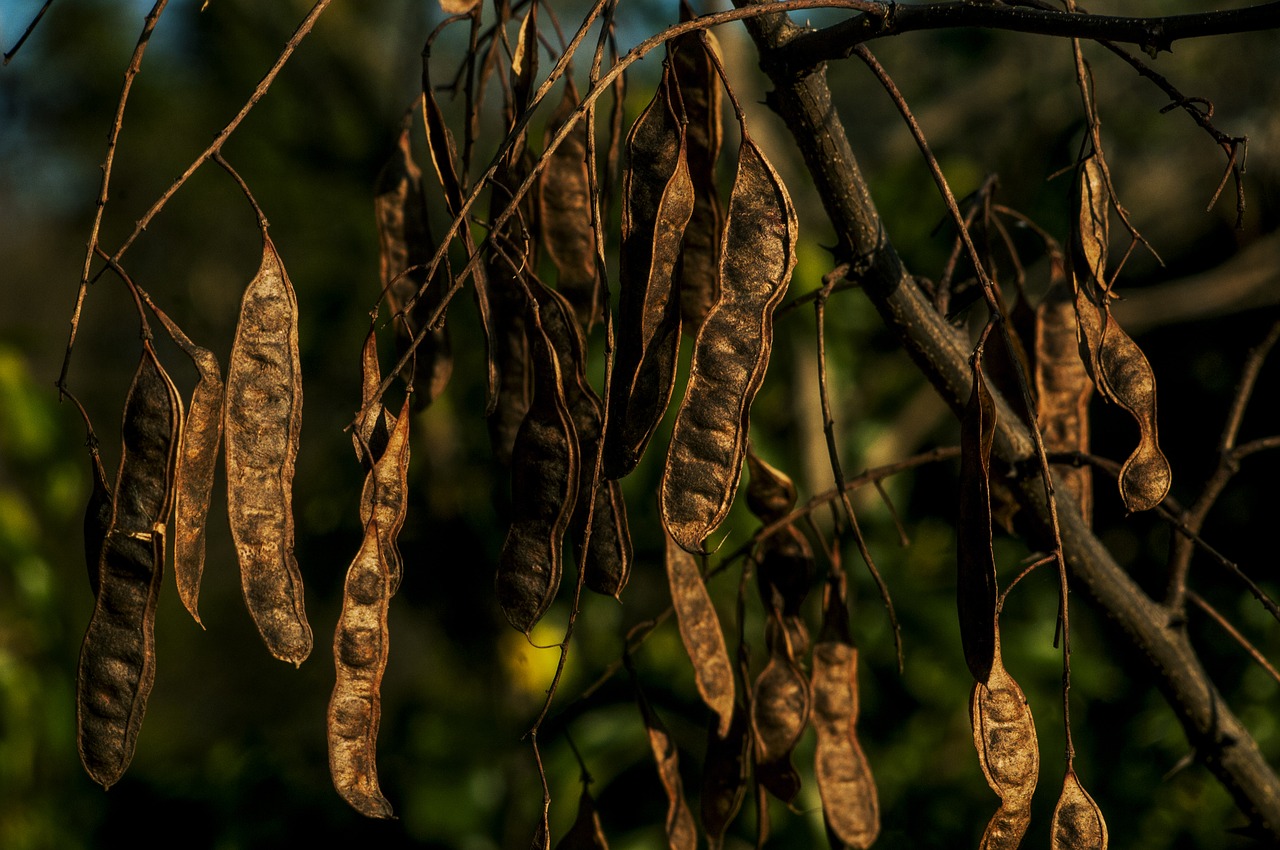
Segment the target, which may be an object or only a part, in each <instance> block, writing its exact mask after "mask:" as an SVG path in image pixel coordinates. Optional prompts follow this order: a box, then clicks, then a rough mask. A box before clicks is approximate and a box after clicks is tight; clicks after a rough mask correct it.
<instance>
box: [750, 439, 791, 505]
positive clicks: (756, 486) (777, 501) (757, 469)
mask: <svg viewBox="0 0 1280 850" xmlns="http://www.w3.org/2000/svg"><path fill="white" fill-rule="evenodd" d="M746 454H747V468H748V469H749V470H751V475H750V477H749V478H748V480H747V508H748V509H749V510H750V511H751V513H752V514H754V515H755V516H756V517H758V518H759V519H760V521H761V522H766V523H768V522H775V521H776V520H779V519H781V518H782V517H784V516H786V514H787V512H788V511H790V510H791V509H792V508H794V507H795V505H796V485H795V482H793V481H792V480H791V477H790V476H788V475H787V474H786V473H785V472H783V471H782V470H780V469H776V468H774V467H773V466H770V465H769V464H768V463H766V462H765V461H764V459H763V458H761V457H760V456H759V455H757V454H756V453H755V452H754V451H752V450H751V446H750V444H748V445H747V452H746Z"/></svg>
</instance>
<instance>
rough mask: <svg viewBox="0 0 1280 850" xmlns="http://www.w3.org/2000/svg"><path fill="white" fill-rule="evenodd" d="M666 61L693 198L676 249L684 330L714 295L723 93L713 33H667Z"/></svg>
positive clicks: (686, 14) (689, 13)
mask: <svg viewBox="0 0 1280 850" xmlns="http://www.w3.org/2000/svg"><path fill="white" fill-rule="evenodd" d="M692 18H693V10H692V9H691V8H690V7H689V4H688V3H685V2H682V3H681V4H680V20H681V21H687V20H691V19H692ZM671 46H672V64H673V65H674V66H675V75H676V79H677V81H678V82H679V86H680V100H681V101H682V102H683V103H684V111H685V117H686V119H687V124H686V128H685V134H686V137H687V139H688V155H689V175H690V177H691V178H692V180H693V188H694V204H693V215H692V216H691V217H690V218H689V226H688V227H686V228H685V231H684V243H683V245H682V246H681V251H680V312H681V316H682V319H683V323H684V327H685V329H686V332H687V333H689V334H694V333H696V332H697V330H698V328H699V327H700V326H701V325H702V320H703V319H704V318H706V315H707V311H708V310H710V309H711V305H712V304H714V303H715V302H716V299H717V298H719V297H720V263H719V258H720V236H721V232H722V230H723V228H724V211H723V209H722V208H721V206H720V197H719V195H718V194H717V192H716V160H717V159H719V157H720V147H721V143H722V141H723V139H724V129H723V127H722V125H721V122H720V112H721V104H722V101H723V98H724V95H723V93H722V92H721V89H720V80H719V78H718V76H717V75H716V71H715V66H714V65H713V63H712V59H711V54H712V52H713V51H714V52H715V53H717V54H718V53H719V52H720V49H719V45H718V43H717V41H716V37H715V35H714V34H713V33H711V32H710V31H707V30H703V31H696V32H690V33H687V34H685V35H682V36H680V37H679V38H676V39H673V40H672V43H671Z"/></svg>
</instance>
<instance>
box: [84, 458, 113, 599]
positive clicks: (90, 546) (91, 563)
mask: <svg viewBox="0 0 1280 850" xmlns="http://www.w3.org/2000/svg"><path fill="white" fill-rule="evenodd" d="M89 471H90V474H91V475H92V476H93V490H91V491H90V493H89V503H88V504H87V505H85V508H84V562H85V566H86V567H88V570H89V587H90V589H92V590H93V596H94V598H95V599H96V598H97V597H98V581H99V576H98V570H99V568H100V567H101V565H102V546H103V544H104V543H106V541H107V530H108V529H109V528H110V527H111V511H112V508H113V507H114V502H113V500H112V498H111V483H110V482H109V481H107V471H106V469H104V468H103V466H102V456H101V455H99V454H98V446H97V444H96V443H95V442H94V441H93V438H92V437H90V443H89Z"/></svg>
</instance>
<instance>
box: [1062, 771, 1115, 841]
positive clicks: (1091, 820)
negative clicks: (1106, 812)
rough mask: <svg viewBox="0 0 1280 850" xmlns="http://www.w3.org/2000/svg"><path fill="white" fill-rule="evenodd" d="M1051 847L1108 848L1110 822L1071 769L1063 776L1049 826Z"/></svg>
mask: <svg viewBox="0 0 1280 850" xmlns="http://www.w3.org/2000/svg"><path fill="white" fill-rule="evenodd" d="M1049 848H1050V850H1107V822H1106V821H1105V820H1103V819H1102V810H1101V809H1099V808H1098V804H1097V803H1095V802H1094V801H1093V798H1092V797H1090V796H1089V794H1088V792H1087V791H1085V790H1084V788H1083V787H1082V786H1081V785H1080V780H1079V778H1077V777H1076V772H1075V770H1073V769H1072V768H1067V775H1066V776H1064V777H1063V778H1062V793H1061V794H1059V795H1058V804H1057V805H1056V806H1054V809H1053V821H1052V823H1051V825H1050V827H1049Z"/></svg>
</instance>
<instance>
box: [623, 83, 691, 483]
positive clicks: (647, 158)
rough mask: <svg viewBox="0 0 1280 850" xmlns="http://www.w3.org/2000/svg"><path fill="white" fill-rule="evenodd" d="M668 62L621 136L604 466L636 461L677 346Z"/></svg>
mask: <svg viewBox="0 0 1280 850" xmlns="http://www.w3.org/2000/svg"><path fill="white" fill-rule="evenodd" d="M673 86H674V81H673V80H672V79H671V66H670V64H669V63H668V64H666V65H664V66H663V73H662V80H661V82H660V83H659V84H658V90H657V92H656V93H655V94H654V97H653V100H652V101H650V103H649V105H648V106H647V107H646V108H645V110H644V112H642V113H641V114H640V117H639V118H637V119H636V122H635V124H634V125H633V126H632V128H631V134H630V135H629V136H628V138H627V151H628V155H629V159H630V162H629V165H628V168H627V173H626V177H625V179H624V185H623V204H622V248H621V258H622V259H621V266H620V268H619V304H618V323H617V328H618V345H617V354H616V356H615V358H614V363H613V375H612V379H611V381H610V385H609V430H608V431H607V432H606V433H605V442H604V472H605V476H606V477H607V478H621V477H622V476H624V475H626V474H627V473H629V472H631V470H633V469H635V467H636V464H638V463H639V462H640V457H641V455H643V454H644V449H645V447H646V446H647V445H648V444H649V440H650V439H651V438H652V437H653V432H654V430H655V429H656V428H657V427H658V423H659V422H660V421H661V420H662V417H663V414H664V413H665V412H666V409H667V403H668V402H669V401H670V400H671V391H672V388H673V387H674V385H675V371H676V356H677V354H678V353H679V348H680V299H679V297H678V296H677V294H676V291H675V278H674V275H675V268H676V263H677V261H678V260H679V256H680V242H681V239H682V237H683V234H684V229H685V225H687V224H688V222H689V216H690V215H692V214H693V203H694V190H693V181H692V180H691V178H690V176H689V164H688V161H687V159H686V156H685V138H684V135H685V134H684V127H683V125H682V123H681V121H680V119H679V116H678V115H677V111H676V108H675V105H674V101H673V94H672V87H673Z"/></svg>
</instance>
